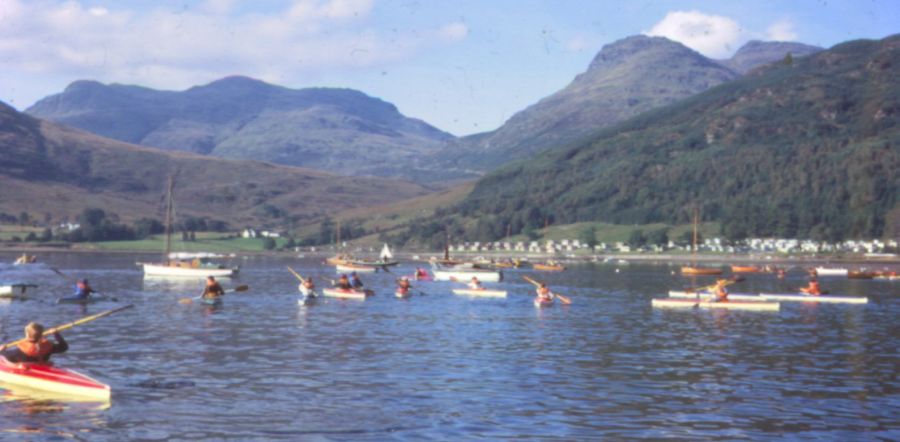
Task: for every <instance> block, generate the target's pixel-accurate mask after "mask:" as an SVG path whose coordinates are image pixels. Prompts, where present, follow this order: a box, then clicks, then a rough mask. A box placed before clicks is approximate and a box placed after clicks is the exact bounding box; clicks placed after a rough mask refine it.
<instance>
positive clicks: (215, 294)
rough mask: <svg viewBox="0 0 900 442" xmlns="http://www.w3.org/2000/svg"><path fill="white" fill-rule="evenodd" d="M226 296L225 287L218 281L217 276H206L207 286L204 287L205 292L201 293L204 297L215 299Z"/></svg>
mask: <svg viewBox="0 0 900 442" xmlns="http://www.w3.org/2000/svg"><path fill="white" fill-rule="evenodd" d="M222 296H225V289H223V288H222V286H221V285H219V282H218V281H216V278H215V277H213V276H207V277H206V286H205V287H203V294H202V295H200V297H201V298H203V299H215V298H219V297H222Z"/></svg>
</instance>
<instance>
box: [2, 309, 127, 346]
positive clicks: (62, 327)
mask: <svg viewBox="0 0 900 442" xmlns="http://www.w3.org/2000/svg"><path fill="white" fill-rule="evenodd" d="M131 307H134V304H128V305H126V306H124V307H119V308H114V309H112V310H107V311H105V312H101V313H97V314H96V315H91V316H86V317H84V318H81V319H79V320H77V321H72V322H70V323H68V324H63V325H58V326H56V327H53V328H50V329H47V330H44V336H46V335H52V334H53V333H56V332H60V331H63V330H66V329H69V328H72V327H75V326H76V325H81V324H84V323H86V322H91V321H93V320H95V319H100V318H102V317H104V316H109V315H111V314H113V313H116V312H120V311H122V310H125V309H129V308H131ZM24 340H25V338H22V339H19V340H16V341H13V342H10V343H8V344H5V345H3V347H10V346H13V345H16V344H18V343H20V342H22V341H24Z"/></svg>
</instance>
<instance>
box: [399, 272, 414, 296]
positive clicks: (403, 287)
mask: <svg viewBox="0 0 900 442" xmlns="http://www.w3.org/2000/svg"><path fill="white" fill-rule="evenodd" d="M410 289H412V285H410V283H409V278H407V277H405V276H402V277H400V279H399V280H398V281H397V291H398V292H400V294H403V295H406V294H408V293H409V290H410Z"/></svg>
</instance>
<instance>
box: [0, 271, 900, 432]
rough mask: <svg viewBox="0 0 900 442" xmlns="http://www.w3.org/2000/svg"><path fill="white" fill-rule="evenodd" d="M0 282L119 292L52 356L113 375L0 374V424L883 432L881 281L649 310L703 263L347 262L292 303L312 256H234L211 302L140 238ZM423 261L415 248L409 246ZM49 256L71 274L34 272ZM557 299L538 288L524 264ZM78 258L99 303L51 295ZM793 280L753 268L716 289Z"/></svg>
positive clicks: (886, 304) (2, 312)
mask: <svg viewBox="0 0 900 442" xmlns="http://www.w3.org/2000/svg"><path fill="white" fill-rule="evenodd" d="M14 259H15V254H12V253H6V254H0V262H3V263H6V264H0V281H6V282H15V281H22V282H29V283H34V284H38V285H39V287H38V289H37V292H35V294H34V295H33V297H32V299H30V300H13V301H9V300H0V338H2V342H8V341H11V340H15V339H17V338H19V337H20V336H21V334H22V327H23V326H24V325H25V324H26V323H27V322H29V321H31V320H37V321H40V322H42V323H44V324H45V325H47V326H52V325H56V324H62V323H66V322H69V321H72V320H75V319H78V318H80V317H82V316H86V315H89V314H93V313H98V312H100V311H103V310H108V309H111V308H115V307H116V306H119V305H124V304H129V303H130V304H134V308H132V309H129V310H125V311H123V312H121V313H118V314H115V315H111V316H109V317H106V318H102V319H99V320H97V321H94V322H91V323H90V324H86V325H83V326H79V327H76V328H73V329H71V330H68V331H67V332H66V333H64V335H65V337H66V339H67V340H68V341H69V343H70V347H71V348H70V350H69V351H68V352H67V353H66V354H62V355H57V356H55V357H54V361H55V363H56V364H57V365H58V366H61V367H65V368H69V369H74V370H77V371H80V372H82V373H85V374H88V375H90V376H92V377H94V378H97V379H99V380H101V381H103V382H105V383H107V384H110V385H111V386H112V389H113V395H112V400H111V401H110V403H109V404H103V405H98V404H91V403H78V402H69V401H64V400H59V399H45V398H40V397H32V396H29V395H27V394H21V393H20V392H17V391H15V389H12V390H9V389H4V388H3V386H2V385H0V440H52V441H59V440H84V441H122V440H160V441H163V440H239V441H257V440H258V441H268V440H276V441H297V440H313V441H320V440H324V441H330V440H339V441H342V440H366V441H386V440H388V441H389V440H565V441H573V440H574V441H579V440H635V439H649V440H658V439H667V440H690V441H698V440H817V441H819V440H835V441H838V440H839V441H860V440H897V439H900V395H898V391H900V381H898V372H900V358H898V351H897V342H898V336H900V327H898V324H900V321H898V313H900V281H894V282H890V281H877V280H848V279H844V278H839V279H831V278H822V286H823V288H825V289H827V290H830V291H831V292H832V293H840V294H847V295H856V296H868V297H869V303H868V304H863V305H853V304H815V303H792V302H782V303H781V309H780V311H778V312H756V311H736V310H732V311H728V310H706V309H683V310H682V309H677V310H673V309H658V308H652V307H651V305H650V304H651V303H650V301H651V299H652V298H654V297H664V296H665V295H666V292H667V291H668V290H669V289H679V288H684V287H688V286H691V285H694V284H704V283H709V282H710V280H709V279H699V280H694V281H692V280H690V279H687V278H684V277H681V276H679V275H677V272H676V270H677V267H676V266H675V265H669V264H665V263H630V264H627V265H626V264H622V263H609V264H603V263H595V264H587V263H586V264H576V265H572V266H571V267H570V269H569V270H567V271H565V272H562V273H535V272H529V271H524V270H511V271H505V272H504V282H502V283H500V284H486V285H487V286H489V287H500V288H503V289H505V290H508V291H509V295H508V297H507V298H506V299H502V298H499V299H487V298H486V299H478V298H471V297H464V296H456V295H453V294H452V293H451V291H450V290H451V289H452V288H453V287H458V286H459V284H456V283H451V282H413V284H414V291H415V292H416V294H415V295H414V296H413V297H411V298H410V299H398V298H396V297H394V296H393V288H394V281H395V278H396V277H397V276H399V275H411V274H412V273H413V270H414V267H415V265H416V264H415V263H403V264H401V265H400V266H398V267H392V268H391V272H392V273H384V272H379V273H377V274H364V275H362V278H363V281H364V282H365V284H366V286H367V287H369V288H372V289H374V290H375V291H376V295H375V296H373V297H371V298H369V299H367V300H365V301H355V300H340V299H331V298H321V299H319V300H317V301H316V302H314V303H311V304H310V305H300V304H299V303H298V298H299V295H298V292H297V281H296V279H295V278H294V277H293V276H292V275H291V274H290V273H289V272H288V271H287V269H286V266H291V267H293V268H294V269H296V270H297V271H299V272H300V273H301V274H303V275H312V276H313V277H314V280H315V281H316V282H317V284H318V285H319V287H322V286H324V285H327V283H328V281H329V280H330V279H333V278H335V277H336V274H335V272H334V271H333V268H331V267H326V266H324V265H323V264H322V259H321V258H297V257H275V256H251V257H240V258H234V259H233V260H232V261H233V262H234V263H236V264H240V266H241V270H240V274H239V276H238V277H237V278H234V279H233V280H229V279H222V281H223V285H224V286H225V287H226V288H228V287H233V286H235V285H238V284H247V285H249V286H250V290H249V291H247V292H244V293H233V294H229V295H227V296H226V298H225V301H224V303H223V305H221V306H216V307H210V306H204V305H199V304H198V303H191V304H183V303H179V300H180V299H181V298H185V297H191V296H196V295H197V294H199V292H200V290H201V289H202V281H199V280H165V279H145V278H144V277H143V275H142V273H141V270H140V268H139V267H137V266H136V265H135V262H136V261H147V260H152V259H153V257H152V256H148V255H138V254H92V253H46V254H41V255H40V256H39V259H40V260H41V263H40V264H38V265H29V266H12V265H11V264H8V263H12V261H13V260H14ZM420 265H421V264H420ZM52 269H57V270H59V271H60V272H61V273H63V274H64V275H65V276H66V277H68V278H69V279H66V278H65V277H63V276H61V275H59V274H57V273H56V272H54V271H52ZM523 275H530V276H532V277H535V278H536V279H539V280H542V281H546V282H547V283H548V285H549V286H550V287H551V288H552V289H553V290H555V291H558V292H559V293H562V294H564V295H566V296H568V297H570V298H571V299H572V301H573V303H572V305H569V306H563V305H559V304H557V305H555V306H553V307H550V308H540V309H538V308H535V307H534V305H533V304H532V297H533V294H534V288H533V286H531V285H530V284H529V283H528V282H526V281H524V280H523V278H522V276H523ZM75 278H88V279H89V280H90V281H91V283H92V285H93V286H94V288H95V289H96V290H98V291H99V292H101V293H103V294H104V295H107V296H110V297H115V298H117V301H118V302H99V303H95V304H91V305H88V306H78V305H56V304H55V303H54V301H55V299H56V298H57V297H60V296H65V295H69V294H71V292H72V291H73V288H72V286H73V281H74V279H75ZM804 284H805V274H804V273H803V271H802V270H799V269H795V270H793V271H791V272H789V273H788V278H787V279H786V280H783V281H782V280H778V279H776V278H775V277H774V276H772V275H750V276H748V277H747V279H746V280H745V281H744V282H741V283H738V284H735V285H733V286H732V287H731V288H732V291H733V292H751V293H752V292H773V291H777V292H784V291H786V290H788V289H791V288H796V287H798V286H802V285H804Z"/></svg>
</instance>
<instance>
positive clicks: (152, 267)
mask: <svg viewBox="0 0 900 442" xmlns="http://www.w3.org/2000/svg"><path fill="white" fill-rule="evenodd" d="M139 264H141V265H142V266H143V268H144V275H145V276H173V277H186V278H206V277H207V276H214V277H216V278H222V277H225V278H230V277H232V276H235V275H236V274H237V273H238V271H239V269H238V268H237V267H225V266H221V265H215V264H208V263H201V264H198V265H196V266H194V263H193V262H191V263H188V262H179V261H170V262H167V263H145V262H143V263H139Z"/></svg>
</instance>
